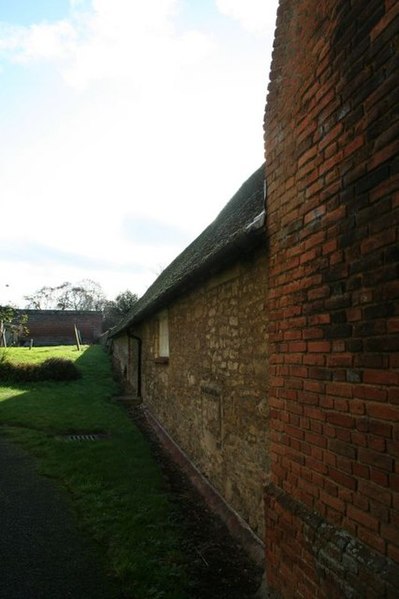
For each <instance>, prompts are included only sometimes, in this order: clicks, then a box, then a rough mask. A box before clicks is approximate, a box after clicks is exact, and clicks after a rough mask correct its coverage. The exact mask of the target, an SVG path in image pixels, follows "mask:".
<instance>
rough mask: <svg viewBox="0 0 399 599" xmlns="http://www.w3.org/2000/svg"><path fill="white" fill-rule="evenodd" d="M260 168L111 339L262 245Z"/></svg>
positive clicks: (261, 183) (145, 296)
mask: <svg viewBox="0 0 399 599" xmlns="http://www.w3.org/2000/svg"><path fill="white" fill-rule="evenodd" d="M264 225H265V191H264V165H262V166H261V167H260V168H258V169H257V170H256V171H255V172H254V173H253V174H252V175H251V176H250V177H249V179H247V181H245V183H244V184H243V185H242V186H241V187H240V189H239V190H238V191H237V192H236V193H235V195H234V196H233V197H232V198H231V200H230V201H229V202H228V204H227V205H226V206H225V207H224V208H223V210H222V211H221V212H220V213H219V215H218V216H217V217H216V219H215V220H214V221H213V222H212V223H211V224H210V225H209V226H208V227H207V228H206V229H205V230H204V231H203V232H202V233H201V234H200V235H199V236H198V237H197V238H196V239H195V240H194V241H193V242H192V243H191V244H190V245H189V246H188V247H187V248H186V249H185V250H183V252H182V253H181V254H179V255H178V256H177V258H175V260H173V262H171V263H170V264H169V266H167V267H166V268H165V270H163V271H162V273H161V274H160V275H159V277H158V278H157V279H156V280H155V281H154V283H153V284H152V285H151V286H150V287H149V288H148V289H147V291H146V292H145V294H144V295H143V296H142V297H141V298H140V299H139V300H138V302H137V303H136V304H135V305H134V307H133V309H132V310H131V311H130V313H129V314H128V315H127V316H126V317H125V318H124V319H123V320H122V321H121V322H120V323H118V324H117V325H116V326H115V327H114V328H113V329H111V331H110V336H111V337H115V336H118V335H119V334H120V333H122V332H123V331H125V329H127V328H129V327H131V326H132V325H134V324H137V323H139V322H140V321H142V320H143V319H144V318H146V317H148V316H150V315H151V314H154V313H155V312H157V311H158V310H160V309H162V308H164V307H166V306H167V305H168V304H169V303H170V302H171V301H173V300H174V299H175V298H176V297H177V296H178V295H180V294H181V293H183V292H184V291H186V290H188V289H190V288H192V287H193V286H195V285H196V284H198V283H199V282H200V281H201V280H204V279H206V278H208V277H209V276H211V275H212V274H213V273H216V272H218V271H220V270H221V269H222V268H224V267H226V266H228V265H229V264H230V263H232V262H233V261H234V260H237V259H238V258H239V257H240V255H242V253H243V252H247V251H249V250H250V249H252V248H254V247H256V245H257V244H260V243H262V242H264V234H265V227H264Z"/></svg>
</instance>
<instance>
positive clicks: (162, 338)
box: [158, 310, 169, 358]
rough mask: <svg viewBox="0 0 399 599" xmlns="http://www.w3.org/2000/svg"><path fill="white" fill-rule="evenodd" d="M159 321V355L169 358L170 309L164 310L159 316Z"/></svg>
mask: <svg viewBox="0 0 399 599" xmlns="http://www.w3.org/2000/svg"><path fill="white" fill-rule="evenodd" d="M158 322H159V347H158V355H159V357H160V358H169V325H168V311H167V310H164V311H163V312H161V313H160V314H159V316H158Z"/></svg>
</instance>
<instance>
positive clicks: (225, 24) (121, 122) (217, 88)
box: [0, 0, 277, 307]
mask: <svg viewBox="0 0 399 599" xmlns="http://www.w3.org/2000/svg"><path fill="white" fill-rule="evenodd" d="M276 10H277V0H0V89H1V94H0V126H1V135H0V185H1V211H0V215H1V219H0V223H1V229H0V273H1V274H0V304H4V303H8V302H13V303H15V304H16V305H18V306H19V307H23V306H24V305H25V303H24V300H23V296H24V295H28V294H31V293H32V292H33V291H35V290H37V289H39V288H40V287H42V286H44V285H59V284H61V283H63V282H65V281H70V282H72V283H75V282H78V281H79V280H81V279H84V278H91V279H93V280H94V281H96V282H98V283H100V285H101V286H102V287H103V289H104V291H105V293H106V295H107V296H108V298H109V299H113V298H114V297H115V296H116V294H117V293H118V292H120V291H124V290H126V289H130V290H131V291H133V292H135V293H138V294H139V295H141V294H142V293H143V292H144V291H145V289H146V288H147V287H148V286H149V285H150V284H151V283H152V281H153V280H154V279H155V278H156V276H157V275H158V274H159V273H160V271H161V270H162V268H164V267H165V266H167V265H168V264H169V262H170V261H171V260H172V259H173V258H174V257H175V256H176V255H177V254H178V253H180V252H181V251H182V250H183V249H184V248H185V247H186V246H187V245H188V243H190V242H191V241H192V240H193V239H194V238H195V237H196V236H197V235H198V234H199V233H200V232H201V231H202V230H203V229H204V228H205V227H206V226H207V225H208V224H209V223H210V222H211V221H212V220H213V219H214V218H215V217H216V215H217V214H218V212H219V211H220V210H221V209H222V208H223V206H224V205H225V204H226V203H227V201H228V200H229V199H230V197H231V196H232V195H233V194H234V192H235V191H236V190H237V188H238V187H239V186H240V185H241V183H242V182H243V181H244V180H245V179H246V178H247V177H248V176H249V175H250V174H251V173H252V172H253V171H254V170H255V169H256V168H257V167H258V166H260V164H261V163H262V161H263V130H262V122H263V112H264V106H265V98H266V90H267V83H268V75H269V67H270V54H271V47H272V42H273V32H274V25H275V14H276Z"/></svg>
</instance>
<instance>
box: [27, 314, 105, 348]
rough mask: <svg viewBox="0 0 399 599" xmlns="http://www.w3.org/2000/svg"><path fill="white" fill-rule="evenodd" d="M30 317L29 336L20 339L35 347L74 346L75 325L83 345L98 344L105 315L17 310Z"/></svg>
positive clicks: (28, 323) (28, 324)
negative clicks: (31, 342)
mask: <svg viewBox="0 0 399 599" xmlns="http://www.w3.org/2000/svg"><path fill="white" fill-rule="evenodd" d="M17 313H20V314H26V315H27V316H28V322H27V325H26V326H27V329H28V334H27V335H26V336H25V337H22V339H20V342H22V343H24V342H25V343H29V341H30V339H33V344H34V345H73V344H74V343H76V338H75V325H76V327H77V329H78V330H79V332H80V335H81V339H82V343H84V344H91V343H97V341H98V339H99V337H100V335H101V332H102V321H103V313H102V312H98V311H89V310H85V311H81V310H17Z"/></svg>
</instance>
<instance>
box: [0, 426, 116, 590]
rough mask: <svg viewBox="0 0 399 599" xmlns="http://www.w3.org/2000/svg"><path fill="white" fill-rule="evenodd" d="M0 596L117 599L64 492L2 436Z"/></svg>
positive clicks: (29, 458) (0, 461) (0, 472)
mask: <svg viewBox="0 0 399 599" xmlns="http://www.w3.org/2000/svg"><path fill="white" fill-rule="evenodd" d="M0 599H121V595H120V594H119V593H118V591H117V590H116V589H115V588H114V587H113V585H111V583H110V581H109V580H108V579H107V578H106V577H105V574H104V572H103V570H102V567H101V565H100V563H99V561H98V560H96V557H95V554H94V550H93V549H91V548H90V544H89V543H88V542H86V541H85V540H84V539H83V538H82V534H81V533H79V532H78V531H77V529H76V526H75V521H74V517H73V514H72V513H71V510H70V509H69V506H68V503H67V501H66V499H65V497H64V496H63V494H62V493H61V492H60V491H59V490H58V489H57V488H56V487H55V486H54V484H53V483H52V482H51V481H50V480H48V479H46V478H43V477H41V476H39V474H38V473H37V471H36V469H35V462H34V460H33V459H32V458H31V457H30V456H29V455H27V454H26V453H25V452H23V451H22V450H21V449H20V448H19V447H17V446H15V445H12V444H11V443H9V442H8V441H5V440H4V439H3V438H2V437H0Z"/></svg>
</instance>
